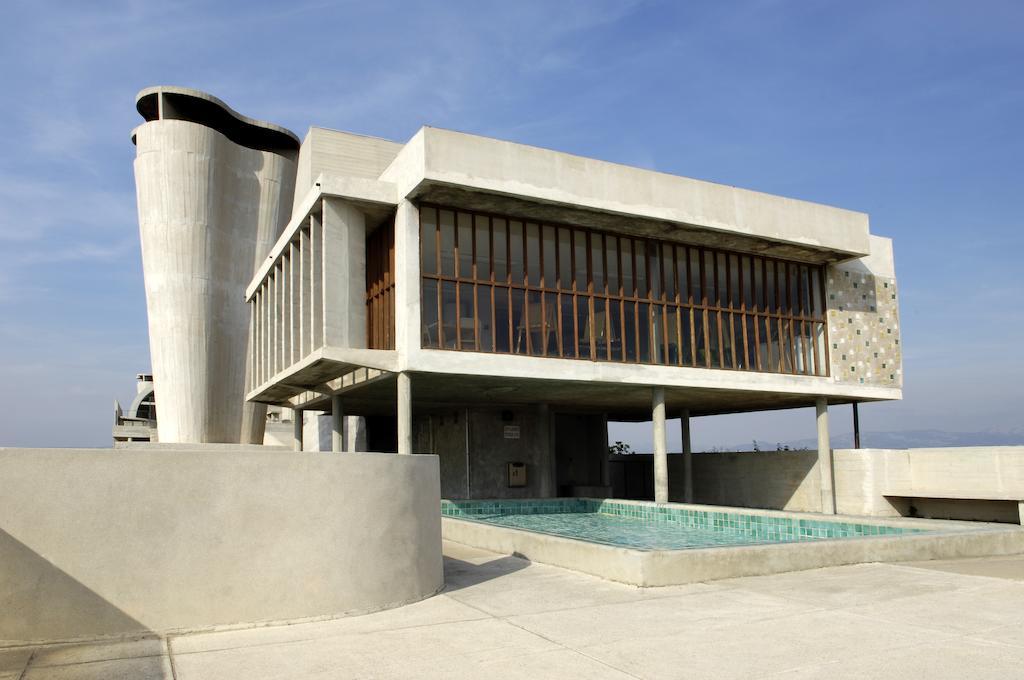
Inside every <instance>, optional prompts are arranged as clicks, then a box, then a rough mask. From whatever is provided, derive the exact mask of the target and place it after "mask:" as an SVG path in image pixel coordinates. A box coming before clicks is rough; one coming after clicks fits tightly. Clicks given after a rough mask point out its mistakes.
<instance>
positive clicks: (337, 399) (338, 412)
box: [331, 394, 345, 453]
mask: <svg viewBox="0 0 1024 680" xmlns="http://www.w3.org/2000/svg"><path fill="white" fill-rule="evenodd" d="M344 450H345V412H344V411H343V410H342V406H341V395H340V394H335V395H332V396H331V451H334V452H335V453H339V452H341V451H344Z"/></svg>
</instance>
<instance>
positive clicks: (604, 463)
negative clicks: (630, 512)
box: [601, 413, 612, 495]
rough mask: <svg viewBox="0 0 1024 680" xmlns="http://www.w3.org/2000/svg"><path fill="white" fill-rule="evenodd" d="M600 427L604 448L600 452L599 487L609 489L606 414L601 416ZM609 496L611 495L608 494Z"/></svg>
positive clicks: (610, 476)
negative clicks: (602, 429) (602, 431)
mask: <svg viewBox="0 0 1024 680" xmlns="http://www.w3.org/2000/svg"><path fill="white" fill-rule="evenodd" d="M601 426H602V427H603V428H604V448H603V449H602V450H601V486H603V487H605V488H609V487H611V485H612V471H611V464H610V463H609V462H608V414H607V413H605V414H604V415H603V416H601ZM609 495H611V494H610V493H609Z"/></svg>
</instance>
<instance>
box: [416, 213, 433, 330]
mask: <svg viewBox="0 0 1024 680" xmlns="http://www.w3.org/2000/svg"><path fill="white" fill-rule="evenodd" d="M420 253H421V255H422V257H421V260H420V268H421V269H422V271H423V273H424V274H436V273H437V210H435V209H434V208H422V209H420ZM434 313H435V314H436V313H437V309H434Z"/></svg>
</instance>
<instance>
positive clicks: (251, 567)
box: [0, 447, 443, 642]
mask: <svg viewBox="0 0 1024 680" xmlns="http://www.w3.org/2000/svg"><path fill="white" fill-rule="evenodd" d="M255 448H256V447H250V448H249V449H248V450H242V449H241V447H239V448H238V449H236V450H234V451H230V452H228V451H222V450H218V451H217V452H211V451H206V452H197V451H186V450H182V449H179V448H176V449H175V450H173V451H139V450H131V451H125V450H88V449H65V450H58V449H0V479H2V480H4V482H3V491H2V492H0V642H10V641H38V640H61V639H70V638H79V637H95V636H102V635H126V634H133V633H140V632H147V631H153V632H166V631H170V630H189V629H197V628H205V627H209V626H215V625H228V624H239V623H253V622H261V621H275V620H276V621H282V620H293V619H303V618H309V617H327V616H339V615H343V614H348V613H360V612H366V611H371V610H375V609H381V608H386V607H392V606H396V605H399V604H404V603H408V602H412V601H415V600H419V599H422V598H425V597H428V596H430V595H432V594H433V593H435V592H437V591H438V590H439V589H440V588H441V585H442V582H443V577H442V570H441V520H440V499H439V482H438V464H437V458H436V456H415V455H413V456H398V455H394V454H373V453H367V454H345V455H336V454H335V455H332V454H326V453H325V454H320V453H307V454H296V453H292V452H280V453H271V452H262V451H256V450H255Z"/></svg>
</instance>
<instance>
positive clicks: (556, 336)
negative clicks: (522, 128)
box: [367, 205, 828, 375]
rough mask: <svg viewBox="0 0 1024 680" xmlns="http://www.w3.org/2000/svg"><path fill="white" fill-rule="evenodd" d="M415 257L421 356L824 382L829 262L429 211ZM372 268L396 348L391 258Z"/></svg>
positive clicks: (376, 334) (385, 338) (424, 210)
mask: <svg viewBox="0 0 1024 680" xmlns="http://www.w3.org/2000/svg"><path fill="white" fill-rule="evenodd" d="M392 243H393V242H392ZM367 247H368V251H367V252H368V253H369V252H370V251H369V248H370V246H369V244H368V246H367ZM392 247H393V246H392V245H389V244H386V243H384V242H383V241H382V242H381V244H380V247H379V248H378V249H377V250H378V251H379V253H388V252H390V251H389V250H388V248H392ZM420 248H421V271H422V276H423V284H422V286H423V287H422V296H423V297H422V300H423V304H422V310H421V323H422V345H423V346H424V347H432V348H445V349H461V350H464V351H485V352H506V353H513V354H532V355H533V356H551V357H566V358H578V359H597V360H602V361H608V360H610V361H619V362H640V363H650V364H668V365H677V366H678V365H682V366H696V367H701V368H705V367H709V368H727V369H737V370H761V371H770V372H783V373H798V374H806V375H827V374H828V368H827V361H826V358H827V357H826V355H827V347H828V345H827V337H826V333H827V327H826V323H825V318H824V315H825V313H826V307H827V305H826V304H825V291H824V289H823V283H822V281H823V278H822V277H823V269H822V267H820V266H816V265H808V264H806V263H796V262H787V261H784V260H774V259H769V258H764V257H760V256H751V255H747V254H743V253H734V252H727V251H724V250H718V249H715V248H698V247H691V246H687V245H680V244H673V243H669V242H664V241H658V240H653V239H638V238H632V237H626V236H617V235H613V234H606V233H602V232H599V231H596V230H592V229H586V228H582V227H567V226H560V225H543V224H540V223H538V222H524V221H522V220H516V219H512V218H510V217H498V216H490V215H485V214H479V213H473V212H472V211H465V210H452V209H448V208H444V207H435V206H429V205H427V206H422V207H421V209H420ZM375 252H376V251H375ZM382 258H383V259H382ZM371 264H372V265H373V266H372V268H371V267H370V265H371ZM371 269H372V271H371ZM367 272H368V276H367V308H368V314H371V313H372V314H373V315H374V316H373V319H372V320H371V322H370V323H369V324H368V338H369V339H368V342H370V343H372V344H374V345H375V346H376V345H377V344H380V346H384V345H387V346H391V345H390V343H391V342H392V340H391V339H389V338H390V337H391V335H389V333H390V331H389V330H388V328H389V326H388V324H389V321H388V319H389V318H390V317H389V316H388V315H389V314H391V312H390V311H389V308H388V305H389V304H391V302H390V300H392V299H393V298H392V291H391V288H390V287H389V286H390V285H393V284H389V283H388V282H389V281H391V280H392V278H390V274H389V272H390V266H389V265H388V263H387V257H384V256H383V255H378V256H374V257H373V258H371V257H370V256H369V255H368V256H367ZM492 277H493V278H492ZM492 280H493V281H495V282H498V283H501V284H505V285H498V286H494V285H492ZM556 291H559V292H556ZM605 296H607V299H606V298H605ZM741 310H742V311H741ZM378 317H379V318H378ZM368 318H369V317H368ZM374 324H376V326H374ZM378 326H379V328H377V327H378ZM374 328H377V330H374Z"/></svg>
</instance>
